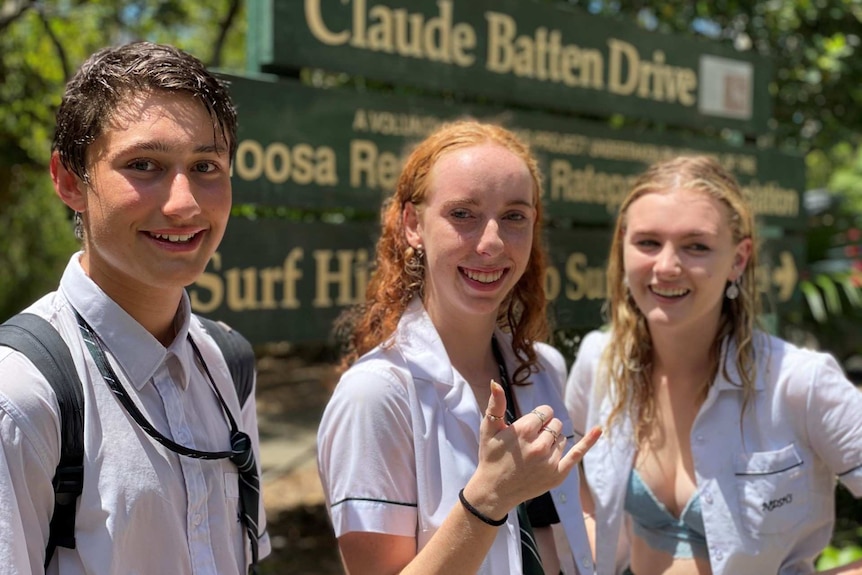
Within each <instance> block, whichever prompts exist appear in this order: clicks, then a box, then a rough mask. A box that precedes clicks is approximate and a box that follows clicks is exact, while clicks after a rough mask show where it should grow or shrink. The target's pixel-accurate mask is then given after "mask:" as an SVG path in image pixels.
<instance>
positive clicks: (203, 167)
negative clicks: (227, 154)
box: [194, 161, 219, 174]
mask: <svg viewBox="0 0 862 575" xmlns="http://www.w3.org/2000/svg"><path fill="white" fill-rule="evenodd" d="M218 167H219V166H218V164H217V163H216V162H210V161H204V162H196V163H195V165H194V171H196V172H200V173H202V174H209V173H211V172H215V171H216V170H218Z"/></svg>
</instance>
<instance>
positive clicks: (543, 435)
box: [539, 418, 565, 447]
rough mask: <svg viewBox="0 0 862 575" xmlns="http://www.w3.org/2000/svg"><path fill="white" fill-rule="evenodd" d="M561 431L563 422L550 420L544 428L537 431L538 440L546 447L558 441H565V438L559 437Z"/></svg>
mask: <svg viewBox="0 0 862 575" xmlns="http://www.w3.org/2000/svg"><path fill="white" fill-rule="evenodd" d="M562 431H563V422H562V421H560V420H559V419H556V418H555V419H552V420H551V421H549V422H548V424H547V425H546V426H544V427H543V428H542V429H540V430H539V439H540V440H542V441H544V442H545V443H547V444H548V447H551V446H553V445H556V443H557V441H559V440H560V439H563V440H565V436H563V435H561V434H562Z"/></svg>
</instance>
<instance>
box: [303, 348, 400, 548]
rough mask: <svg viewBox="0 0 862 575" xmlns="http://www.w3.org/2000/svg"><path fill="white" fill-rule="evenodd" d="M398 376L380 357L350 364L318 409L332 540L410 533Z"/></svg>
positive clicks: (321, 464)
mask: <svg viewBox="0 0 862 575" xmlns="http://www.w3.org/2000/svg"><path fill="white" fill-rule="evenodd" d="M404 377H405V375H404V374H402V373H400V372H398V371H397V370H395V369H394V368H393V367H391V366H390V365H388V364H386V363H385V362H367V363H363V364H358V365H354V366H353V367H352V368H350V369H349V370H348V371H347V372H345V373H344V375H343V376H342V378H341V380H340V381H339V383H338V385H337V386H336V388H335V392H334V393H333V395H332V398H331V399H330V401H329V403H328V404H327V406H326V409H325V410H324V413H323V418H322V420H321V423H320V427H319V429H318V468H319V471H320V478H321V482H322V484H323V489H324V493H325V495H326V500H327V505H328V507H329V509H330V515H331V518H332V523H333V528H334V530H335V536H336V537H340V536H341V535H344V534H345V533H349V532H351V531H361V532H374V533H388V534H391V535H403V536H415V535H416V528H417V527H416V525H417V494H416V464H415V453H414V447H413V430H412V423H411V422H412V418H411V416H410V403H409V397H408V393H407V384H406V382H405V381H404ZM408 377H409V376H408Z"/></svg>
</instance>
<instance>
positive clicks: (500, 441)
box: [464, 380, 601, 518]
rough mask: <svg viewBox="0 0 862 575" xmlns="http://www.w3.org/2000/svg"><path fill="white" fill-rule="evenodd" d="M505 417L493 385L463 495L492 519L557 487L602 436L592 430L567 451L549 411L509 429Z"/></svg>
mask: <svg viewBox="0 0 862 575" xmlns="http://www.w3.org/2000/svg"><path fill="white" fill-rule="evenodd" d="M505 413H506V395H505V393H504V391H503V388H502V387H501V386H500V384H499V383H497V382H495V381H493V380H492V381H491V397H490V399H489V400H488V408H487V410H486V411H485V417H483V418H482V423H481V425H480V427H479V465H478V468H477V469H476V473H475V474H474V475H473V477H472V478H471V479H470V481H469V482H468V484H467V486H466V487H465V490H464V493H465V495H466V496H467V498H468V499H470V497H471V496H472V497H473V499H470V501H474V499H475V500H476V501H477V502H479V504H480V505H483V506H484V509H483V512H485V513H486V514H487V515H488V516H489V517H495V518H496V517H502V516H503V515H505V514H506V513H508V511H509V510H510V509H512V508H513V507H515V506H516V505H518V504H519V503H521V502H522V501H526V500H527V499H532V498H533V497H537V496H539V495H541V494H542V493H544V492H545V491H548V490H549V489H551V488H552V487H556V486H557V485H559V484H560V483H562V481H563V479H565V477H566V475H568V474H569V473H570V472H571V471H572V469H574V468H575V466H576V465H577V464H578V462H580V461H581V459H582V458H583V456H584V454H585V453H586V452H587V451H588V450H589V449H590V447H592V446H593V445H594V444H595V442H596V441H597V440H598V438H599V436H600V435H601V430H600V429H599V428H595V429H592V430H590V432H589V433H587V434H586V436H585V437H584V438H583V439H581V440H580V441H579V442H578V443H577V444H575V446H574V447H573V448H572V449H570V450H568V452H566V448H565V444H566V438H565V436H564V435H562V429H563V424H562V422H561V421H560V420H559V419H557V418H555V417H554V411H553V409H552V408H551V407H550V406H548V405H541V406H539V407H537V408H535V409H534V410H533V411H531V412H529V413H527V414H524V415H523V416H521V417H520V418H519V419H518V420H517V421H515V422H514V423H513V424H511V425H508V424H507V423H506V419H505Z"/></svg>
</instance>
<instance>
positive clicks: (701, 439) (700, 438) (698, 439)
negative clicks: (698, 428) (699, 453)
mask: <svg viewBox="0 0 862 575" xmlns="http://www.w3.org/2000/svg"><path fill="white" fill-rule="evenodd" d="M695 439H696V440H697V442H698V443H703V436H702V435H698V436H697V437H695Z"/></svg>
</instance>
